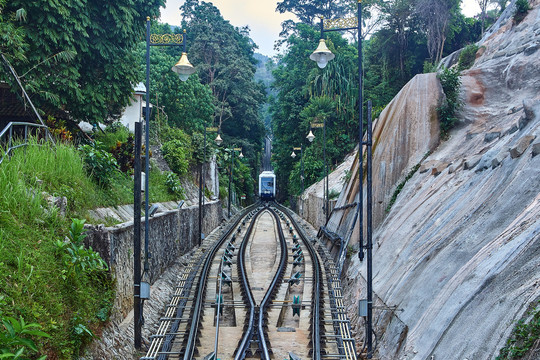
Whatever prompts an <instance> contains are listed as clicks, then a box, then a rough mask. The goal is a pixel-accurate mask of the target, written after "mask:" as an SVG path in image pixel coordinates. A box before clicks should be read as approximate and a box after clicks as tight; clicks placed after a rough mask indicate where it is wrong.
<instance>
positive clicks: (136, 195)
mask: <svg viewBox="0 0 540 360" xmlns="http://www.w3.org/2000/svg"><path fill="white" fill-rule="evenodd" d="M141 133H142V123H141V122H136V123H135V161H134V165H133V168H134V169H133V171H134V174H133V175H134V178H133V181H134V184H133V317H134V324H133V325H134V338H135V348H136V349H137V350H140V349H141V315H142V314H141V312H142V308H141V297H140V295H141Z"/></svg>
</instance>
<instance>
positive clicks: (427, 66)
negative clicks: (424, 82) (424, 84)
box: [423, 60, 437, 74]
mask: <svg viewBox="0 0 540 360" xmlns="http://www.w3.org/2000/svg"><path fill="white" fill-rule="evenodd" d="M433 72H437V64H434V63H432V62H431V61H429V60H426V61H424V69H423V73H424V74H429V73H433Z"/></svg>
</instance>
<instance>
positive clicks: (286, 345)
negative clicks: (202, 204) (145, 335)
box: [141, 204, 356, 360]
mask: <svg viewBox="0 0 540 360" xmlns="http://www.w3.org/2000/svg"><path fill="white" fill-rule="evenodd" d="M328 259H329V257H328V253H327V252H326V253H325V248H324V246H321V245H320V244H319V243H317V242H316V241H314V240H312V239H310V238H309V237H307V236H306V235H305V234H304V231H303V229H302V227H301V226H299V225H298V223H297V222H296V221H295V219H294V217H293V215H292V214H291V213H290V212H289V210H288V209H286V208H284V207H281V206H280V205H277V204H270V206H268V205H266V206H263V205H262V204H258V205H257V206H253V207H251V208H249V209H246V210H245V211H244V212H243V213H241V214H239V215H237V216H236V217H235V218H234V220H233V221H231V222H230V223H229V225H228V226H227V227H225V228H223V229H221V233H220V234H219V235H218V234H216V235H213V236H209V237H208V238H207V239H206V240H205V241H204V242H203V244H202V246H201V247H200V249H199V250H198V251H197V252H196V253H195V255H194V256H193V257H192V260H191V262H190V264H189V265H188V266H187V267H186V269H185V270H184V272H183V273H182V274H181V275H180V277H179V284H178V287H177V288H176V291H175V293H174V294H173V295H172V297H171V301H170V304H169V305H168V306H167V308H166V309H165V313H164V316H163V317H162V318H161V319H160V324H159V327H158V328H157V329H156V333H155V335H153V336H152V337H151V343H150V345H149V348H148V351H147V353H146V355H145V356H144V357H142V358H141V360H150V359H160V360H164V359H184V360H188V359H189V360H191V359H201V360H203V359H205V360H212V359H214V360H215V359H218V358H219V359H222V360H225V359H235V360H240V359H255V358H257V359H268V360H269V359H283V358H290V359H316V360H321V359H329V360H330V359H336V360H337V359H356V354H355V344H354V340H353V339H352V336H351V334H350V326H349V323H348V320H347V318H346V314H345V308H344V305H343V300H342V297H341V288H340V285H339V279H338V276H337V271H336V270H335V268H334V266H333V263H332V261H331V260H328Z"/></svg>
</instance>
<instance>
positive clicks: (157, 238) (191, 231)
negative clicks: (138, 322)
mask: <svg viewBox="0 0 540 360" xmlns="http://www.w3.org/2000/svg"><path fill="white" fill-rule="evenodd" d="M204 211H205V215H204V222H203V229H202V230H203V233H205V234H208V233H210V232H211V231H212V230H213V229H215V228H216V227H217V226H218V225H219V224H220V223H221V221H222V219H223V215H222V211H221V202H220V201H213V202H208V203H206V204H205V206H204ZM198 216H199V209H198V207H197V206H190V207H187V208H182V209H179V210H168V211H165V212H161V213H157V214H156V215H155V216H153V217H152V218H150V220H149V226H150V234H149V235H150V236H149V247H148V249H149V254H150V259H149V265H150V270H149V273H148V274H145V276H144V278H143V280H146V281H148V282H150V284H153V283H154V282H155V281H156V280H157V279H158V278H159V276H160V275H161V274H163V272H164V271H165V270H166V269H167V268H168V267H169V266H171V265H172V264H173V263H174V261H175V260H177V259H178V258H179V257H180V256H182V255H184V254H185V253H187V252H189V251H190V250H191V249H192V248H194V247H195V246H196V245H197V241H198V226H199V223H198ZM86 228H87V229H88V237H87V239H86V242H87V245H89V246H92V248H93V249H94V250H96V251H98V252H99V253H100V255H101V256H102V257H103V259H104V260H105V261H106V262H107V264H109V267H110V268H111V272H112V274H113V276H114V277H115V281H116V299H115V304H114V308H113V314H112V315H111V317H112V318H113V319H115V318H120V317H122V318H123V317H125V316H126V315H127V314H128V312H129V311H130V310H131V309H132V308H133V221H130V222H126V223H123V224H120V225H115V226H113V227H104V226H103V225H97V226H94V225H88V226H86ZM141 228H142V231H141V249H142V257H141V268H143V265H142V262H143V261H144V217H143V218H142V219H141Z"/></svg>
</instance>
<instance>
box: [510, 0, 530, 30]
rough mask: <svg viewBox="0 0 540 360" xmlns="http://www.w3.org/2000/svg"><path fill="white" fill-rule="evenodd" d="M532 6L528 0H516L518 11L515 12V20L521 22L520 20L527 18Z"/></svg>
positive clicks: (517, 22)
mask: <svg viewBox="0 0 540 360" xmlns="http://www.w3.org/2000/svg"><path fill="white" fill-rule="evenodd" d="M530 9H531V7H530V6H529V1H528V0H517V1H516V11H515V12H514V18H513V19H514V22H515V23H516V24H519V23H520V22H522V21H523V19H525V16H527V13H528V12H529V10H530Z"/></svg>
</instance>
